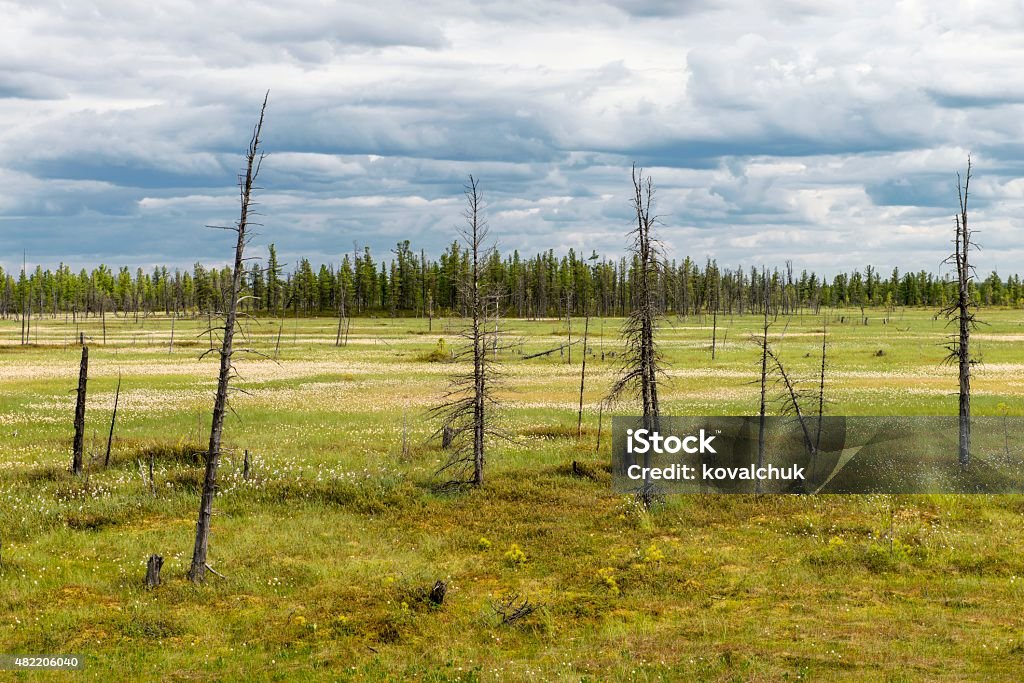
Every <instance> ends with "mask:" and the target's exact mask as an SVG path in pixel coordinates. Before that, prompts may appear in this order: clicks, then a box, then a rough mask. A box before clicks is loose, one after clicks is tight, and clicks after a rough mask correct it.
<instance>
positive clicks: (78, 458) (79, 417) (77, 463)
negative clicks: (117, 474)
mask: <svg viewBox="0 0 1024 683" xmlns="http://www.w3.org/2000/svg"><path fill="white" fill-rule="evenodd" d="M88 381H89V347H88V346H83V347H82V363H81V365H80V366H79V369H78V399H77V400H76V401H75V440H74V444H73V446H72V455H71V473H72V474H76V475H77V474H81V473H82V454H83V451H84V450H85V391H86V383H87V382H88Z"/></svg>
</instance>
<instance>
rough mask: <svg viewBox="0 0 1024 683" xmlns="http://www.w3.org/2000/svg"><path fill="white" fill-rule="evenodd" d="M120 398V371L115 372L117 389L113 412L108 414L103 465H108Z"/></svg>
mask: <svg viewBox="0 0 1024 683" xmlns="http://www.w3.org/2000/svg"><path fill="white" fill-rule="evenodd" d="M120 400H121V372H120V371H118V373H117V389H116V390H115V391H114V412H113V413H111V415H110V433H109V434H108V435H107V455H106V457H104V458H103V466H104V467H109V466H110V447H111V446H112V445H113V443H114V425H115V424H117V404H118V401H120Z"/></svg>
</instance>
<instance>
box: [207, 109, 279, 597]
mask: <svg viewBox="0 0 1024 683" xmlns="http://www.w3.org/2000/svg"><path fill="white" fill-rule="evenodd" d="M268 96H269V93H268ZM266 109H267V97H264V98H263V105H262V106H261V107H260V118H259V121H258V122H257V123H256V126H255V127H254V128H253V132H252V137H251V138H250V140H249V149H248V151H247V152H246V155H245V161H246V164H245V174H244V175H239V178H238V188H239V198H240V203H241V211H240V214H239V217H238V222H237V223H235V225H233V226H230V227H225V228H223V229H225V230H233V231H234V232H235V233H236V236H237V239H236V241H235V266H234V271H233V274H232V277H231V292H230V296H229V298H228V305H227V311H226V313H225V316H224V326H223V328H221V332H222V334H223V337H222V343H221V348H220V374H219V375H218V377H217V397H216V399H215V400H214V403H213V422H212V424H211V427H210V446H209V449H208V450H207V451H206V474H205V476H204V477H203V494H202V497H201V499H200V503H199V520H198V522H196V543H195V549H194V550H193V552H192V567H191V569H190V570H189V574H188V576H189V579H191V580H192V581H193V582H195V583H200V582H202V581H203V580H204V579H205V578H206V571H207V570H208V569H210V566H209V565H208V564H207V561H206V556H207V548H208V546H209V541H210V518H211V516H212V514H213V498H214V496H215V495H216V492H217V467H218V466H219V465H220V456H221V435H222V434H223V431H224V415H225V413H226V412H227V409H228V390H229V383H230V381H231V378H232V377H233V376H234V375H235V367H234V364H233V362H232V357H233V355H234V353H235V352H236V351H238V349H235V348H234V337H235V326H236V324H237V315H238V299H239V292H240V290H241V285H242V276H243V273H244V262H245V258H244V256H243V254H244V252H245V246H246V244H248V242H249V240H250V239H251V235H250V234H249V233H248V232H247V231H248V228H249V226H250V209H249V206H250V200H251V197H252V190H253V184H254V183H255V181H256V178H257V176H258V175H259V172H260V166H261V165H262V163H263V157H264V155H263V153H262V152H261V151H260V133H261V132H262V130H263V115H264V113H265V112H266ZM203 355H204V356H205V355H206V354H205V353H204V354H203ZM211 571H212V570H211Z"/></svg>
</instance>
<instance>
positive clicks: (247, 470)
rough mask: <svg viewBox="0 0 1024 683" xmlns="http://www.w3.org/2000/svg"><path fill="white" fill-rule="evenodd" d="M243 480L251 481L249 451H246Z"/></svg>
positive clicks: (243, 463)
mask: <svg viewBox="0 0 1024 683" xmlns="http://www.w3.org/2000/svg"><path fill="white" fill-rule="evenodd" d="M242 479H244V480H245V481H249V449H248V448H246V449H245V459H244V460H242Z"/></svg>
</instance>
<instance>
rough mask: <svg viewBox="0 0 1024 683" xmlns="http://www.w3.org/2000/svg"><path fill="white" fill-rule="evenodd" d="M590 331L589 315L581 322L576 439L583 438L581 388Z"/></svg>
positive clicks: (585, 375)
mask: <svg viewBox="0 0 1024 683" xmlns="http://www.w3.org/2000/svg"><path fill="white" fill-rule="evenodd" d="M589 331H590V315H589V314H588V315H587V316H586V318H584V320H583V365H582V367H581V368H580V410H579V414H578V415H577V418H576V438H577V439H582V438H583V387H584V384H585V383H586V381H587V333H588V332H589Z"/></svg>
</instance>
